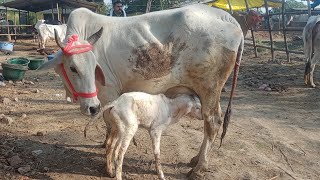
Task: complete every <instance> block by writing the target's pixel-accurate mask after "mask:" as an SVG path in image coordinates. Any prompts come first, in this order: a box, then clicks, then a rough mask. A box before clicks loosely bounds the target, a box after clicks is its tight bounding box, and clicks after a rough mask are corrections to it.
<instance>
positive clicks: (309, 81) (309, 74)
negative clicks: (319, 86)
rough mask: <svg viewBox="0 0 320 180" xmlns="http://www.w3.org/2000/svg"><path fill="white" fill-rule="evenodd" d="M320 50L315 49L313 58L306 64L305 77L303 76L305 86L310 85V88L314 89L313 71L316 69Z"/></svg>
mask: <svg viewBox="0 0 320 180" xmlns="http://www.w3.org/2000/svg"><path fill="white" fill-rule="evenodd" d="M318 51H320V48H317V49H316V50H315V53H314V56H313V57H312V58H311V60H309V61H308V62H307V63H306V67H305V75H304V81H305V84H306V85H310V86H311V87H313V88H314V87H316V85H315V84H314V82H313V73H314V69H315V67H316V64H317V63H318V61H319V58H320V52H318Z"/></svg>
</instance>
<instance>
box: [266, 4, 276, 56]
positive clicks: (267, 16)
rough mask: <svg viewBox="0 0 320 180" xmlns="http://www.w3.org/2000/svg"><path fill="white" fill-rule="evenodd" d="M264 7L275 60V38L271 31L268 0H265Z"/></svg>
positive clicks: (272, 54)
mask: <svg viewBox="0 0 320 180" xmlns="http://www.w3.org/2000/svg"><path fill="white" fill-rule="evenodd" d="M264 7H265V8H266V18H267V24H268V30H269V36H270V44H271V57H272V61H274V49H273V39H272V33H271V26H270V20H269V8H268V3H267V0H264Z"/></svg>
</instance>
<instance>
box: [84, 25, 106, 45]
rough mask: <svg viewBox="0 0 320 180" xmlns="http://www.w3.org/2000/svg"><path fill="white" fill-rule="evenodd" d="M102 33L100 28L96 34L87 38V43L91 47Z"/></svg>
mask: <svg viewBox="0 0 320 180" xmlns="http://www.w3.org/2000/svg"><path fill="white" fill-rule="evenodd" d="M102 32H103V27H101V28H100V30H99V31H98V32H96V33H94V34H93V35H91V36H90V37H89V38H88V40H87V41H88V42H89V43H90V44H92V45H94V44H95V43H96V42H97V41H98V39H99V38H100V37H101V35H102Z"/></svg>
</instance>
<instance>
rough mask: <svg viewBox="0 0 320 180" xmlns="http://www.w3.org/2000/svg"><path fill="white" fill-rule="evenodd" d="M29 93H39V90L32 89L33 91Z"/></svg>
mask: <svg viewBox="0 0 320 180" xmlns="http://www.w3.org/2000/svg"><path fill="white" fill-rule="evenodd" d="M31 92H32V93H39V92H40V90H39V89H34V90H32V91H31Z"/></svg>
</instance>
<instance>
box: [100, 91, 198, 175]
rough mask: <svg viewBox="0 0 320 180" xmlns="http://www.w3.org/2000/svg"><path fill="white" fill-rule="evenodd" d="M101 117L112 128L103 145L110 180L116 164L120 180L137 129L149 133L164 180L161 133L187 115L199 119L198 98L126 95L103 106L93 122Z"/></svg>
mask: <svg viewBox="0 0 320 180" xmlns="http://www.w3.org/2000/svg"><path fill="white" fill-rule="evenodd" d="M102 114H103V115H104V119H105V121H106V122H107V121H109V123H110V124H111V133H110V135H109V136H108V137H107V142H106V161H107V163H106V170H107V173H108V175H109V176H111V177H114V173H113V166H114V165H113V162H115V171H116V174H115V176H116V178H117V179H118V180H120V179H122V162H123V158H124V154H125V152H126V150H127V148H128V146H129V144H130V141H131V139H132V138H133V136H134V134H135V133H136V131H137V129H138V127H143V128H146V129H147V130H148V131H149V134H150V137H151V139H152V145H153V151H154V156H155V160H156V169H157V173H158V176H159V178H160V179H165V178H164V175H163V171H162V168H161V164H160V138H161V134H162V131H163V130H165V129H166V128H167V127H168V126H169V125H170V124H173V123H176V122H178V120H179V119H180V118H181V117H182V116H184V115H186V114H189V115H191V116H193V117H195V118H197V119H202V115H201V104H200V100H199V98H198V97H196V96H194V95H182V94H180V95H178V96H176V97H175V98H174V99H169V98H167V97H166V96H165V95H163V94H159V95H150V94H146V93H142V92H131V93H125V94H122V95H121V96H120V97H119V98H118V99H117V100H116V101H114V102H112V103H111V104H109V105H107V106H105V107H104V108H103V109H102V111H101V112H100V113H99V114H98V115H97V117H96V118H95V119H98V118H99V117H100V116H101V115H102Z"/></svg>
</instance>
